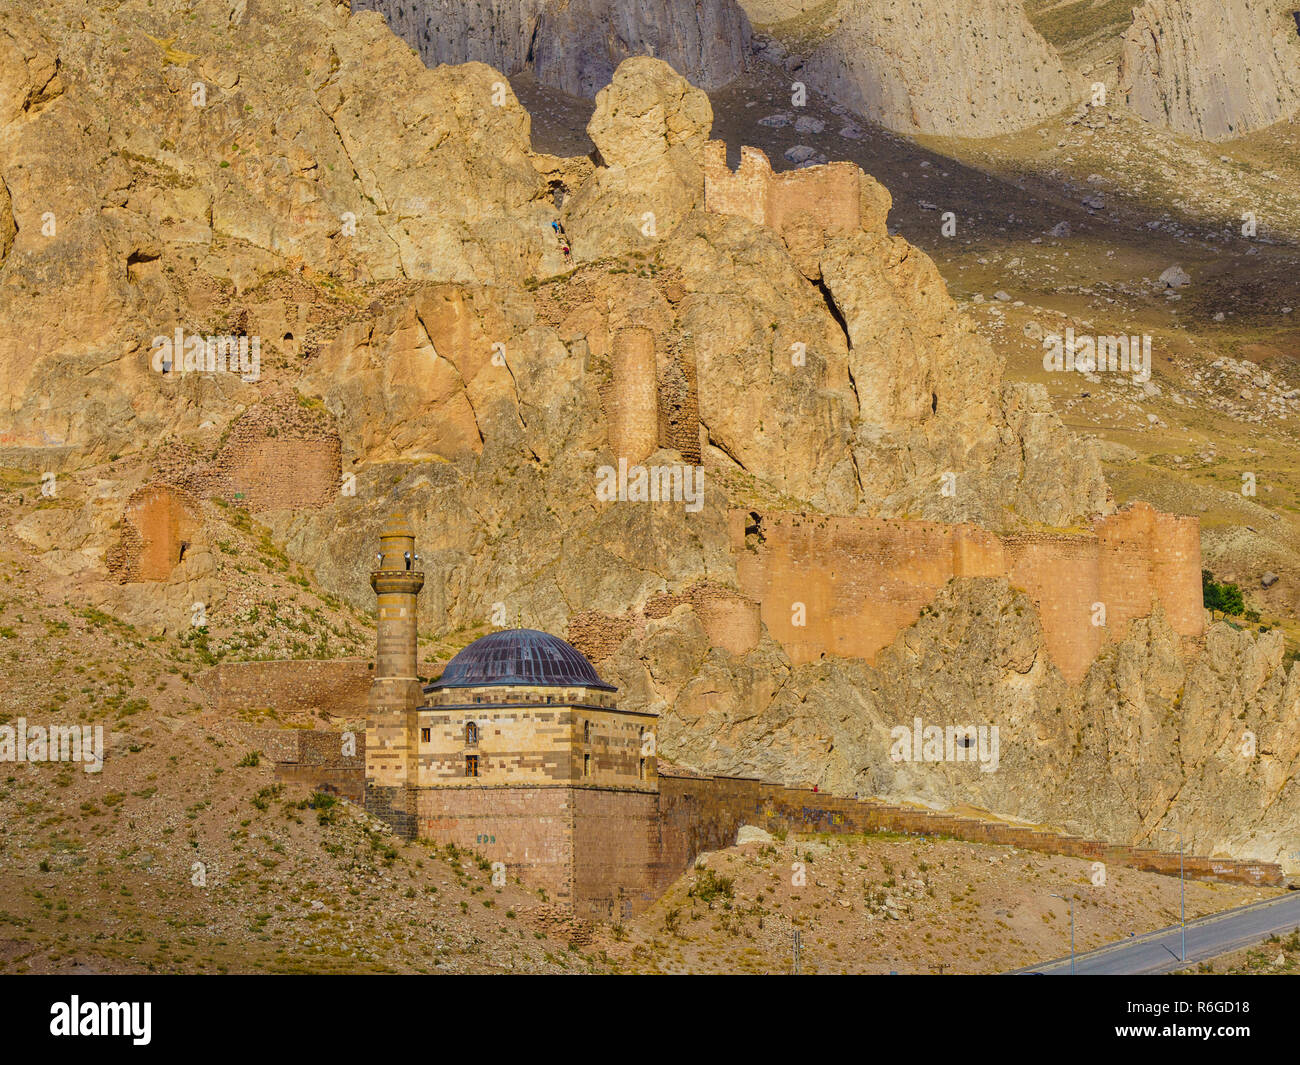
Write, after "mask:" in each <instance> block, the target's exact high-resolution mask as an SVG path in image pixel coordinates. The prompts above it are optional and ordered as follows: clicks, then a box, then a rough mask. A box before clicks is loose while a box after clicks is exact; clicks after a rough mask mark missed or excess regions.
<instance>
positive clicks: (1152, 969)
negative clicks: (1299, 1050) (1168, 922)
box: [1012, 891, 1300, 976]
mask: <svg viewBox="0 0 1300 1065" xmlns="http://www.w3.org/2000/svg"><path fill="white" fill-rule="evenodd" d="M1058 927H1059V925H1058ZM1295 928H1300V891H1288V892H1287V893H1286V894H1285V895H1283V896H1281V897H1279V898H1274V899H1268V900H1266V901H1264V902H1253V903H1251V904H1250V905H1249V906H1240V907H1238V908H1237V909H1235V910H1224V911H1223V912H1222V913H1216V914H1212V915H1211V916H1209V917H1202V918H1200V919H1198V920H1195V921H1188V922H1187V962H1186V964H1187V965H1195V964H1196V963H1197V962H1199V961H1205V960H1206V959H1207V958H1213V957H1216V956H1217V955H1219V954H1225V953H1227V952H1228V951H1230V950H1236V949H1238V948H1240V947H1248V946H1251V945H1253V944H1255V943H1258V942H1259V941H1260V940H1262V939H1265V938H1266V937H1268V936H1269V935H1270V934H1272V933H1274V932H1277V933H1279V934H1286V933H1289V932H1291V931H1292V930H1293V929H1295ZM1181 934H1182V926H1181V925H1174V926H1173V927H1172V928H1161V929H1159V930H1158V931H1155V932H1148V933H1147V934H1146V935H1143V936H1135V937H1133V938H1132V939H1121V940H1120V941H1119V942H1118V943H1112V944H1110V945H1108V946H1105V947H1098V948H1097V949H1096V950H1090V951H1088V952H1087V953H1086V954H1077V955H1075V959H1074V964H1075V972H1076V973H1078V974H1079V975H1080V976H1085V975H1086V976H1096V975H1115V974H1120V973H1168V972H1173V971H1174V970H1175V969H1181V968H1183V967H1184V963H1183V962H1182V961H1180V960H1179V951H1180V950H1181V946H1182V944H1181ZM1024 973H1044V974H1045V975H1047V976H1062V975H1064V976H1069V975H1070V959H1069V957H1068V956H1067V957H1064V958H1057V959H1056V960H1055V961H1045V962H1042V963H1040V964H1038V965H1031V966H1029V967H1028V968H1026V969H1017V970H1016V972H1015V973H1014V974H1012V975H1017V974H1024Z"/></svg>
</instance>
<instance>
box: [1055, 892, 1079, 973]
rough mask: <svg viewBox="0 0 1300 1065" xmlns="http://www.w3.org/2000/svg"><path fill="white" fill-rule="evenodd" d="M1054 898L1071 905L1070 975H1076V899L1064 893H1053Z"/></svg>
mask: <svg viewBox="0 0 1300 1065" xmlns="http://www.w3.org/2000/svg"><path fill="white" fill-rule="evenodd" d="M1052 898H1054V899H1060V900H1061V901H1062V902H1064V903H1065V904H1066V905H1067V906H1069V907H1070V975H1071V976H1073V975H1074V900H1073V899H1067V898H1066V897H1065V896H1064V895H1056V894H1053V895H1052Z"/></svg>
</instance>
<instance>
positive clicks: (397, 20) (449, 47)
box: [356, 0, 750, 97]
mask: <svg viewBox="0 0 1300 1065" xmlns="http://www.w3.org/2000/svg"><path fill="white" fill-rule="evenodd" d="M356 6H357V8H358V9H362V8H364V9H367V10H371V11H378V12H380V13H381V14H382V15H383V16H384V17H385V18H386V19H387V20H388V24H389V26H390V27H391V28H392V30H393V32H394V33H396V34H398V35H399V36H401V37H402V38H403V39H405V40H406V41H407V42H408V43H409V44H411V46H412V47H414V48H415V49H416V50H417V51H418V52H419V54H420V57H421V58H422V59H423V60H424V61H425V63H427V64H428V65H429V66H435V65H437V64H439V63H466V62H470V61H477V62H482V63H488V64H490V65H492V66H494V67H496V68H497V69H499V70H502V71H504V72H505V73H507V74H517V73H519V72H520V71H522V70H525V69H531V70H533V72H534V73H535V74H536V75H537V79H538V81H540V82H541V83H542V84H544V85H550V86H553V87H554V88H557V89H562V90H563V91H564V92H567V93H570V94H571V95H574V96H586V97H592V96H595V95H596V93H597V92H598V91H599V90H600V89H602V88H604V87H605V86H606V85H608V84H609V81H610V78H612V77H613V76H614V71H615V70H616V69H617V68H618V65H619V64H620V63H621V62H622V61H623V60H624V59H627V58H629V57H632V56H641V55H644V56H653V57H655V58H657V59H662V60H663V61H664V62H666V63H668V64H669V65H671V66H672V67H673V69H674V70H677V71H679V72H680V73H681V74H683V75H685V76H686V78H687V79H688V80H689V81H690V82H691V83H692V84H693V85H698V86H699V87H701V88H704V89H716V88H721V87H722V86H723V85H725V84H727V82H729V81H731V80H732V79H733V78H735V77H736V76H737V75H738V74H740V73H741V72H742V71H743V70H744V69H745V64H746V60H747V58H748V54H749V38H750V29H749V20H748V19H747V18H746V17H745V13H744V11H742V10H741V8H740V7H739V6H738V5H737V4H736V2H735V0H700V2H698V3H692V4H682V3H673V2H672V0H658V2H655V3H635V4H628V3H621V2H619V0H488V2H486V3H480V4H466V3H464V2H462V0H400V2H399V0H360V2H359V3H358V4H357V5H356Z"/></svg>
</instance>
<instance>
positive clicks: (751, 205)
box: [704, 141, 861, 243]
mask: <svg viewBox="0 0 1300 1065" xmlns="http://www.w3.org/2000/svg"><path fill="white" fill-rule="evenodd" d="M860 176H861V171H859V169H858V167H857V165H856V164H854V163H826V164H824V165H822V166H809V167H804V168H803V169H800V170H790V171H786V172H785V173H782V174H776V173H773V171H772V164H771V163H770V162H769V161H768V158H767V155H766V154H764V152H763V151H762V150H760V149H758V148H751V147H748V146H746V147H743V148H741V149H740V166H739V167H738V168H737V169H736V170H734V171H733V170H731V169H730V168H729V167H728V166H727V146H726V144H725V143H724V142H723V141H709V143H708V144H706V145H705V146H704V206H705V209H706V210H709V211H715V212H717V213H718V214H732V215H739V216H740V217H742V218H748V219H749V220H750V221H751V222H753V223H754V224H755V225H761V226H763V225H765V226H768V227H770V228H771V229H774V230H775V231H776V232H777V233H779V234H780V235H781V236H782V238H784V239H785V240H786V242H787V243H789V242H790V240H791V237H792V235H793V234H794V232H795V230H797V229H801V228H807V229H811V230H814V231H816V232H817V233H820V234H822V235H824V236H844V235H847V234H849V233H852V232H854V231H855V230H857V229H858V228H859V227H860V225H861V182H860Z"/></svg>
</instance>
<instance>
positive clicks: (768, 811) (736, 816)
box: [659, 765, 1283, 885]
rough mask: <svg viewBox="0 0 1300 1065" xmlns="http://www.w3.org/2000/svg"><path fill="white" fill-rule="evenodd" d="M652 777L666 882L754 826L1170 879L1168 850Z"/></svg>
mask: <svg viewBox="0 0 1300 1065" xmlns="http://www.w3.org/2000/svg"><path fill="white" fill-rule="evenodd" d="M659 774H660V775H659V791H660V810H661V818H662V821H663V824H664V832H665V837H666V838H665V843H664V850H663V854H664V863H663V864H664V870H663V875H665V876H668V877H669V880H670V881H671V879H674V878H675V877H676V876H679V875H680V874H681V872H682V871H684V870H685V869H686V868H687V867H688V865H689V862H690V861H691V860H692V859H693V858H694V856H695V855H696V854H698V853H700V851H702V850H712V849H717V848H719V847H726V846H730V845H732V844H733V843H734V842H735V832H736V829H737V828H738V827H739V826H740V825H742V824H752V825H758V826H759V827H761V828H765V829H767V830H769V831H777V830H781V829H784V830H786V831H790V832H808V833H812V832H827V833H837V834H841V833H844V834H854V833H866V832H898V833H907V834H914V835H942V836H950V837H953V838H955V839H962V840H968V841H970V842H974V843H989V844H999V845H1002V846H1010V847H1019V848H1021V849H1024V850H1033V851H1040V852H1042V853H1045V854H1064V855H1068V856H1070V857H1075V858H1086V859H1089V860H1094V861H1104V862H1108V863H1110V864H1114V865H1123V866H1128V867H1131V868H1134V869H1141V870H1145V871H1147V872H1156V873H1164V874H1167V875H1173V876H1177V875H1178V862H1179V856H1178V854H1177V853H1176V852H1173V853H1171V852H1168V851H1160V850H1156V849H1153V848H1148V847H1130V846H1126V845H1123V844H1114V843H1106V842H1104V841H1100V840H1088V839H1084V838H1082V837H1079V836H1070V835H1066V834H1063V833H1058V832H1049V831H1044V830H1042V829H1038V828H1032V827H1030V826H1027V825H1011V824H1005V823H1002V822H997V821H987V820H983V819H980V818H975V817H963V816H959V815H957V814H949V813H943V812H940V811H934V810H925V809H920V808H915V807H907V806H895V805H892V804H889V803H882V802H877V801H876V800H874V799H864V800H859V799H849V798H841V797H839V796H834V795H825V794H822V793H819V792H815V791H812V790H811V789H808V788H786V787H783V786H781V785H779V784H772V783H768V782H765V781H759V780H754V779H745V778H738V777H702V776H695V775H692V774H688V773H682V772H680V771H675V770H673V769H671V768H669V767H666V766H663V765H661V766H660V770H659ZM683 856H685V860H683ZM1183 861H1184V868H1185V871H1186V875H1188V876H1190V877H1194V878H1196V879H1201V880H1214V881H1219V882H1222V883H1234V884H1253V885H1277V884H1280V883H1282V881H1283V875H1282V868H1281V866H1278V865H1276V864H1274V863H1272V862H1257V861H1238V860H1235V859H1229V858H1205V857H1199V856H1193V855H1188V856H1186V857H1185V858H1184V859H1183ZM674 869H675V870H676V871H675V872H674V871H673V870H674Z"/></svg>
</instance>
